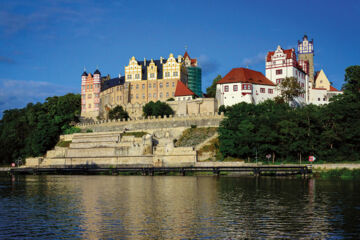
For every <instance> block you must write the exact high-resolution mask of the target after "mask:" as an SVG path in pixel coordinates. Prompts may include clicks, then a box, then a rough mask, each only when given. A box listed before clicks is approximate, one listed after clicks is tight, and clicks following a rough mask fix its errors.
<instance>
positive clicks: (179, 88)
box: [175, 81, 196, 97]
mask: <svg viewBox="0 0 360 240" xmlns="http://www.w3.org/2000/svg"><path fill="white" fill-rule="evenodd" d="M193 95H196V94H195V93H194V92H193V91H191V90H190V89H189V88H188V87H187V86H185V84H184V83H183V82H181V81H178V82H177V84H176V90H175V97H181V96H193Z"/></svg>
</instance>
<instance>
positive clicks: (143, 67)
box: [137, 58, 167, 80]
mask: <svg viewBox="0 0 360 240" xmlns="http://www.w3.org/2000/svg"><path fill="white" fill-rule="evenodd" d="M166 61H167V59H165V58H163V60H162V63H161V61H160V60H153V62H154V63H155V65H156V66H157V78H158V79H162V78H163V64H164V63H166ZM137 62H138V64H139V65H141V70H142V80H145V79H147V67H148V66H149V65H150V63H151V60H146V62H145V64H144V61H137Z"/></svg>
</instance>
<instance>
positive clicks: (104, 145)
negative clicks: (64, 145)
mask: <svg viewBox="0 0 360 240" xmlns="http://www.w3.org/2000/svg"><path fill="white" fill-rule="evenodd" d="M120 146H121V144H119V143H117V142H113V141H111V142H72V143H70V148H111V147H112V148H114V147H120Z"/></svg>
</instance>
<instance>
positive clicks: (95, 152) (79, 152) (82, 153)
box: [66, 148, 116, 158]
mask: <svg viewBox="0 0 360 240" xmlns="http://www.w3.org/2000/svg"><path fill="white" fill-rule="evenodd" d="M113 156H116V152H115V148H83V149H76V148H74V149H72V148H69V149H68V150H67V153H66V157H68V158H69V157H70V158H71V157H74V158H76V157H113Z"/></svg>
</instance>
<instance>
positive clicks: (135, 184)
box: [0, 176, 360, 239]
mask: <svg viewBox="0 0 360 240" xmlns="http://www.w3.org/2000/svg"><path fill="white" fill-rule="evenodd" d="M358 185H359V181H357V180H339V179H333V180H321V179H276V178H252V177H249V178H247V177H241V178H239V177H220V178H219V177H182V176H181V177H180V176H168V177H163V176H155V177H150V176H148V177H145V176H16V177H2V178H0V216H1V218H0V229H2V230H1V231H0V239H11V238H24V237H30V238H34V239H49V238H60V237H63V238H68V239H108V238H113V239H114V238H116V239H188V238H196V239H202V238H210V239H223V238H233V239H236V238H272V237H279V238H337V237H340V238H341V237H355V236H357V235H358V234H360V214H359V213H360V201H359V200H360V194H359V193H358V191H356V190H355V189H358V187H359V186H358Z"/></svg>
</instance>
